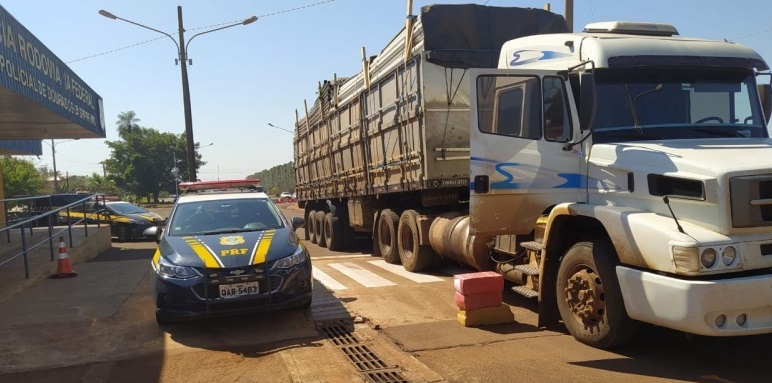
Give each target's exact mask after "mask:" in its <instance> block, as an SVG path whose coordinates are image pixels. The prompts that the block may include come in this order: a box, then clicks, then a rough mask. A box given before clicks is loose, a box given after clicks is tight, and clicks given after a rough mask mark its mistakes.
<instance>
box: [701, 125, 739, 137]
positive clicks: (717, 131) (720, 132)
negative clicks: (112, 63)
mask: <svg viewBox="0 0 772 383" xmlns="http://www.w3.org/2000/svg"><path fill="white" fill-rule="evenodd" d="M689 130H691V131H693V132H699V133H705V134H710V135H712V136H716V137H744V136H742V135H740V134H739V133H738V132H737V131H736V130H726V129H721V128H702V127H691V128H689Z"/></svg>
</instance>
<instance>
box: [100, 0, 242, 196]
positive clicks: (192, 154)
mask: <svg viewBox="0 0 772 383" xmlns="http://www.w3.org/2000/svg"><path fill="white" fill-rule="evenodd" d="M99 14H100V15H102V16H104V17H107V18H109V19H113V20H121V21H125V22H127V23H129V24H134V25H136V26H138V27H142V28H145V29H149V30H151V31H154V32H158V33H160V34H163V35H166V36H168V37H169V38H170V39H172V41H174V45H176V46H177V53H178V54H179V57H178V60H179V63H180V72H181V74H182V103H183V108H184V112H185V140H186V141H187V142H186V150H187V162H188V181H196V180H197V179H198V178H197V177H196V146H195V143H194V142H193V114H192V112H191V108H190V84H189V82H188V55H187V52H186V51H187V45H188V44H190V41H191V40H193V39H194V38H195V37H196V36H200V35H203V34H205V33H211V32H214V31H219V30H222V29H225V28H230V27H235V26H239V25H247V24H251V23H253V22H255V21H257V16H252V17H249V18H247V19H244V20H243V21H240V22H238V23H233V24H230V25H226V26H224V27H220V28H214V29H210V30H208V31H204V32H201V33H197V34H195V35H193V36H192V37H191V38H190V39H188V42H187V44H186V43H185V28H183V26H182V6H177V23H178V25H179V43H178V42H177V41H176V40H174V37H172V36H171V35H170V34H168V33H166V32H163V31H159V30H158V29H154V28H150V27H148V26H145V25H142V24H139V23H136V22H133V21H131V20H126V19H123V18H120V17H118V16H115V15H113V14H112V13H110V12H107V11H105V10H103V9H102V10H100V11H99Z"/></svg>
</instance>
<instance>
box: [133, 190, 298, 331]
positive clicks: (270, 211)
mask: <svg viewBox="0 0 772 383" xmlns="http://www.w3.org/2000/svg"><path fill="white" fill-rule="evenodd" d="M259 187H260V181H259V180H231V181H204V182H184V183H181V184H180V190H181V191H187V192H183V194H181V195H180V196H179V198H178V200H177V203H176V204H175V205H174V208H173V209H172V212H171V215H170V216H169V221H168V223H167V224H166V226H158V227H151V228H149V229H147V230H145V234H146V235H147V236H148V237H150V236H154V237H155V238H156V239H157V241H158V251H156V253H155V255H154V256H153V259H152V261H151V264H152V267H153V270H155V273H156V276H155V283H154V289H155V294H154V298H155V311H156V320H157V321H158V323H159V324H164V323H167V322H170V321H178V320H183V319H193V318H199V317H208V316H219V315H228V314H236V313H241V312H250V311H269V310H277V309H286V308H293V307H298V308H306V307H309V306H310V305H311V293H312V279H311V258H310V255H309V253H308V250H307V249H306V247H305V245H304V244H303V243H302V241H301V240H300V239H299V238H298V236H297V234H296V233H295V229H297V228H300V227H303V225H304V224H305V221H304V220H303V218H300V217H294V218H292V219H291V220H288V219H287V218H286V217H284V215H282V213H281V211H280V210H279V209H278V207H277V206H276V205H275V204H274V202H273V200H272V199H271V198H270V197H269V196H268V195H266V194H265V193H263V192H261V191H260V190H261V189H260V188H259ZM191 191H195V192H193V193H191Z"/></svg>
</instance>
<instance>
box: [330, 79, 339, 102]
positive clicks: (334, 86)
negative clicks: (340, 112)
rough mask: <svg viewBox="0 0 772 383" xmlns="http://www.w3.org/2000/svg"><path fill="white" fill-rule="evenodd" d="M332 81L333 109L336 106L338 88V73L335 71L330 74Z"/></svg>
mask: <svg viewBox="0 0 772 383" xmlns="http://www.w3.org/2000/svg"><path fill="white" fill-rule="evenodd" d="M332 81H333V83H332V95H333V97H334V100H335V105H333V106H334V107H335V109H337V108H338V90H339V89H338V74H337V73H333V74H332Z"/></svg>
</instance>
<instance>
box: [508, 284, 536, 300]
mask: <svg viewBox="0 0 772 383" xmlns="http://www.w3.org/2000/svg"><path fill="white" fill-rule="evenodd" d="M512 291H514V292H516V293H518V294H520V295H522V296H524V297H526V298H536V297H538V296H539V292H538V291H536V290H534V289H529V288H528V287H525V286H512Z"/></svg>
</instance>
